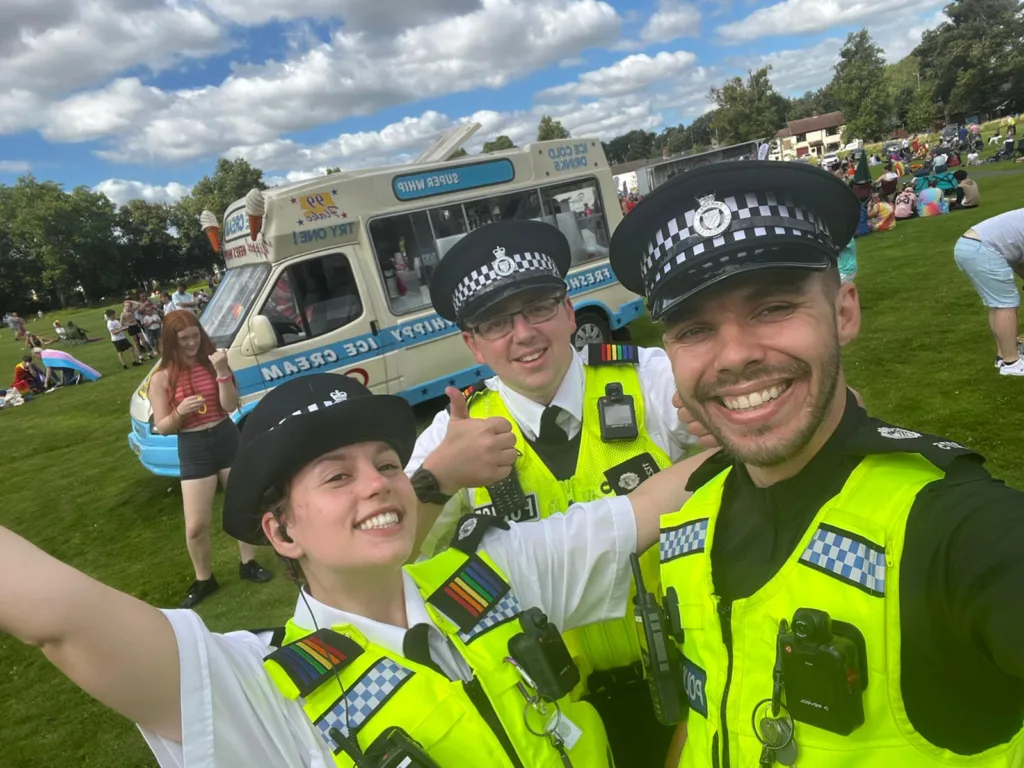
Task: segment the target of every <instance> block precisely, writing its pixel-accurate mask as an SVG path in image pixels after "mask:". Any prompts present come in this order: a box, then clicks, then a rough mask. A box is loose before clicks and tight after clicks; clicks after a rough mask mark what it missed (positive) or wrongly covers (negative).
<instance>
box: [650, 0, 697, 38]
mask: <svg viewBox="0 0 1024 768" xmlns="http://www.w3.org/2000/svg"><path fill="white" fill-rule="evenodd" d="M700 20H701V12H700V9H699V8H698V7H697V6H696V5H692V4H690V3H681V2H678V0H658V10H657V12H656V13H655V14H654V15H653V16H651V18H650V19H648V20H647V23H646V24H645V25H644V28H643V30H641V32H640V39H641V40H643V42H644V43H667V42H669V41H671V40H675V39H677V38H680V37H697V36H698V35H699V34H700Z"/></svg>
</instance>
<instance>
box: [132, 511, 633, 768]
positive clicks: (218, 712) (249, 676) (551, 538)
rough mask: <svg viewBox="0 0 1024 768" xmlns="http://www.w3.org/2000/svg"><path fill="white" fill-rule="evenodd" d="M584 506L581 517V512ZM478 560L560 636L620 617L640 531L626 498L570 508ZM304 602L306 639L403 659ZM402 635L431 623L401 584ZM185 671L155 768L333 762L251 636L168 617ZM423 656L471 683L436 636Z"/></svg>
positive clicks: (500, 538) (334, 614) (513, 534)
mask: <svg viewBox="0 0 1024 768" xmlns="http://www.w3.org/2000/svg"><path fill="white" fill-rule="evenodd" d="M583 507H586V508H585V509H584V508H583ZM481 549H484V550H486V552H487V554H489V555H490V556H491V558H492V559H493V560H494V562H495V564H496V565H497V566H498V568H499V569H500V570H501V571H502V572H503V573H504V574H505V575H506V576H507V577H508V580H509V582H510V583H511V585H512V589H513V591H514V592H515V593H516V596H517V597H518V599H519V603H520V606H521V607H522V609H523V610H524V611H525V610H526V609H527V608H531V607H534V606H537V607H539V608H540V609H541V610H543V611H544V613H545V614H547V616H548V619H549V620H550V621H551V622H552V623H554V624H555V625H556V626H557V627H559V628H560V629H563V630H567V629H572V628H574V627H578V626H582V625H584V624H590V623H593V622H597V621H606V620H608V619H613V618H618V617H620V616H622V615H624V613H625V610H626V601H627V599H628V597H629V587H630V583H631V579H632V576H631V573H630V568H629V555H630V554H631V553H632V552H633V551H635V549H636V521H635V520H634V518H633V510H632V506H631V505H630V503H629V499H628V498H626V497H611V498H608V499H600V500H598V501H594V502H590V503H588V504H585V505H584V504H579V505H576V506H574V507H573V509H572V510H571V512H570V513H569V514H566V515H555V516H554V517H550V518H547V519H546V520H542V521H540V522H535V523H529V524H525V525H516V524H515V523H513V524H512V525H511V530H509V531H500V530H493V531H489V532H488V533H487V534H486V535H485V536H484V538H483V541H482V544H481ZM306 599H307V600H308V601H309V607H308V608H307V607H306V605H305V603H304V602H303V600H302V599H301V597H300V598H299V602H298V605H297V607H296V611H295V621H296V622H297V623H298V624H299V625H300V626H303V627H304V628H306V629H309V630H313V629H314V625H313V621H312V619H313V618H315V619H316V626H319V627H329V626H332V625H336V624H338V623H350V624H352V625H353V626H355V627H356V628H357V629H358V630H359V631H360V632H362V633H363V634H364V635H366V636H367V638H368V639H369V640H371V641H372V642H374V643H377V644H379V645H381V646H382V647H384V648H385V649H387V650H389V651H392V652H393V653H397V654H399V655H402V644H403V640H404V638H405V629H403V628H401V627H393V626H389V625H387V624H381V623H379V622H375V621H370V620H368V619H365V618H363V617H361V616H353V615H351V614H346V613H344V612H343V611H339V610H337V609H334V608H331V607H330V606H327V605H324V604H322V603H320V602H318V601H316V600H313V599H312V598H311V597H309V596H308V595H307V596H306ZM405 608H406V619H407V621H408V623H409V626H410V627H412V626H415V625H416V624H418V623H427V624H432V622H431V620H430V617H429V615H428V614H427V611H426V607H425V605H424V603H423V598H422V596H421V595H420V594H419V591H418V590H417V589H416V587H415V585H414V584H413V582H412V580H411V578H409V577H408V576H406V577H405ZM164 614H165V615H166V616H167V618H168V620H169V621H170V623H171V626H172V627H173V629H174V634H175V637H176V638H177V642H178V658H179V662H180V664H181V717H182V723H181V725H182V743H178V742H175V741H170V740H168V739H164V738H162V737H160V736H157V735H156V734H153V733H151V732H148V731H146V730H143V731H142V733H143V736H145V738H146V741H147V742H148V744H149V746H150V748H151V749H152V750H153V754H154V755H155V756H156V758H157V760H158V762H159V763H160V766H161V768H234V767H235V766H245V767H246V768H283V767H285V766H287V768H330V766H333V765H334V760H333V758H332V756H331V754H330V751H329V750H328V748H327V745H326V744H325V743H324V741H323V739H322V737H321V736H320V735H319V733H318V732H317V731H316V729H315V728H314V727H313V725H312V723H311V722H310V720H309V718H308V717H306V714H305V712H303V711H302V707H301V706H300V705H299V703H298V702H297V701H289V700H288V699H285V698H284V697H283V696H282V695H281V694H280V692H279V691H278V690H277V687H276V686H275V685H274V683H273V682H272V681H271V679H270V677H269V675H267V673H266V670H265V669H264V668H263V658H264V657H265V656H266V655H267V654H269V653H270V652H271V650H272V649H271V648H270V647H269V646H268V645H267V640H266V639H265V638H261V637H257V636H256V635H254V634H252V633H250V632H232V633H228V634H216V633H213V632H210V631H209V630H208V629H207V628H206V625H205V624H203V622H202V620H201V619H200V618H199V616H198V615H197V614H196V613H194V612H193V611H182V610H168V611H164ZM428 642H429V646H430V652H431V657H432V658H433V659H434V661H435V662H436V663H437V665H438V666H439V667H440V668H441V669H442V670H443V671H444V673H445V674H446V675H448V676H449V677H450V678H452V679H465V678H466V677H468V675H469V668H468V667H467V666H466V664H465V661H463V660H462V659H461V658H460V657H459V655H458V652H457V651H456V650H455V649H454V647H453V646H452V645H451V644H450V643H448V642H447V639H446V638H445V636H444V635H443V634H442V633H441V631H440V630H438V629H436V627H435V628H434V629H433V630H432V631H430V632H429V633H428Z"/></svg>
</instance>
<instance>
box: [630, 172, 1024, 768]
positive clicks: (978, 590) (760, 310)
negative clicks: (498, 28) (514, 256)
mask: <svg viewBox="0 0 1024 768" xmlns="http://www.w3.org/2000/svg"><path fill="white" fill-rule="evenodd" d="M858 213H859V209H858V204H857V201H856V199H855V198H854V196H853V194H852V193H851V192H850V190H849V189H848V188H847V187H846V186H845V185H844V184H843V183H842V182H840V181H838V180H836V179H835V178H833V177H832V176H830V175H829V174H827V173H824V172H821V171H819V170H817V169H815V168H811V167H809V166H806V165H802V164H800V163H778V162H738V163H719V164H715V165H711V166H708V167H705V168H700V169H697V170H694V171H691V172H689V173H686V174H683V175H681V176H679V177H677V178H675V179H674V180H672V181H670V182H668V183H667V184H665V185H664V186H662V187H659V188H658V189H657V190H656V191H655V192H654V193H653V194H651V195H650V196H648V197H647V199H646V200H645V201H644V202H642V203H641V204H640V205H638V206H637V207H636V208H635V209H634V210H633V212H632V213H631V214H630V215H629V216H628V217H627V218H626V219H625V221H624V222H623V223H622V224H621V225H620V226H619V228H618V229H617V230H616V232H615V236H614V237H613V239H612V243H611V259H612V266H613V268H614V270H615V273H616V274H617V275H618V277H619V279H620V280H621V281H622V283H623V284H624V285H626V286H627V287H629V288H630V289H632V290H634V291H636V292H642V293H644V294H646V296H647V299H648V305H649V307H650V311H651V315H652V317H654V318H655V319H659V320H661V321H662V322H663V323H664V326H665V335H664V339H665V347H666V350H667V352H668V354H669V356H670V357H671V359H672V366H673V371H674V375H675V381H676V385H677V386H678V388H679V394H680V397H681V399H682V401H683V403H684V404H685V406H686V407H687V408H688V409H689V411H690V412H691V413H692V414H693V415H694V416H695V417H696V418H697V419H698V420H699V421H700V422H701V423H702V424H703V425H704V426H705V427H706V428H707V429H708V430H709V432H710V433H711V434H712V435H714V437H715V438H716V439H717V440H718V442H719V443H720V444H721V445H723V446H724V447H725V449H726V452H724V453H723V454H721V455H720V456H719V457H718V458H717V460H716V459H712V460H709V461H708V462H707V465H705V466H704V467H702V468H701V470H700V471H698V472H697V473H695V474H694V477H693V479H692V481H691V486H692V487H693V488H696V489H697V490H696V493H695V494H694V496H693V498H692V499H691V500H690V501H689V502H688V503H687V504H686V506H685V507H683V509H682V510H681V511H679V512H677V513H674V514H671V515H667V516H665V517H664V518H662V522H661V526H662V531H661V546H660V551H661V573H662V585H663V587H664V588H665V589H666V590H667V589H669V588H674V589H675V590H676V592H677V594H678V595H679V602H680V620H679V622H678V624H679V627H678V630H679V637H680V639H681V641H682V646H681V647H682V650H683V653H684V654H685V657H686V660H685V668H684V673H683V677H684V681H685V686H686V690H687V694H688V697H689V703H690V716H689V722H688V740H687V742H686V746H685V748H684V749H683V752H682V758H681V760H680V761H679V765H681V766H686V767H687V768H690V766H693V767H696V766H701V767H702V768H703V767H704V766H709V765H713V766H721V768H750V767H751V766H756V765H771V764H772V763H774V762H779V763H782V764H785V765H792V764H793V762H794V761H795V764H796V765H797V766H798V767H799V768H847V767H849V768H852V767H853V766H868V765H871V766H876V765H878V766H881V765H884V766H890V765H891V766H900V768H918V767H921V768H924V766H947V767H948V766H972V768H981V767H982V766H984V767H985V768H989V767H991V768H995V767H996V766H999V767H1000V768H1005V767H1007V766H1015V767H1017V766H1021V765H1024V727H1022V726H1024V558H1022V557H1021V553H1022V552H1024V494H1022V493H1021V492H1020V491H1017V490H1014V489H1011V488H1007V487H1006V486H1004V485H1003V484H1002V483H1000V482H998V481H996V480H993V479H992V478H991V477H990V476H989V475H988V473H987V472H986V471H985V469H984V468H983V466H982V462H983V459H982V458H981V457H980V456H979V455H977V454H976V453H974V452H973V451H971V450H970V449H968V448H965V447H964V446H962V445H960V444H958V443H955V442H953V441H950V440H946V439H943V438H939V437H935V436H932V435H925V434H922V433H920V432H917V431H913V430H909V429H903V428H900V427H895V426H892V425H890V424H886V423H884V422H882V421H879V420H877V419H873V418H870V417H869V416H868V415H867V414H866V413H865V412H864V410H862V409H861V408H860V407H859V406H858V405H857V403H856V401H855V399H854V397H853V395H852V394H851V393H848V392H847V387H846V380H845V374H844V371H843V366H842V357H841V351H840V350H841V347H842V346H844V345H845V344H847V343H849V342H850V341H852V340H853V339H854V338H856V336H857V333H858V331H859V329H860V319H861V318H860V307H859V304H858V298H857V289H856V287H855V286H854V285H853V284H852V283H847V284H841V282H840V277H839V273H838V270H837V269H836V257H837V255H838V253H839V252H840V250H841V249H842V248H843V246H844V245H845V244H846V243H847V241H849V239H850V237H851V236H852V235H853V231H854V229H855V227H856V225H857V221H858ZM793 721H795V724H794V722H793ZM765 742H767V745H766V744H765ZM671 764H675V763H674V761H673V762H672V763H671Z"/></svg>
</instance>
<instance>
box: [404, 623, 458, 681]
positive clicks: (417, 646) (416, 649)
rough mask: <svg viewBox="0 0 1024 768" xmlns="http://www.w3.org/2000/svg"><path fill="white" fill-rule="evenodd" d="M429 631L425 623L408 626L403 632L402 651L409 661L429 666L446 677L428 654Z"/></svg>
mask: <svg viewBox="0 0 1024 768" xmlns="http://www.w3.org/2000/svg"><path fill="white" fill-rule="evenodd" d="M429 631H430V626H429V625H427V624H417V625H416V626H413V627H409V629H408V630H407V631H406V633H405V639H404V640H403V641H402V653H403V655H404V656H405V658H407V659H409V661H415V662H416V663H417V664H422V665H423V666H425V667H430V668H431V669H432V670H434V671H435V672H437V673H438V674H439V675H444V676H445V677H448V675H445V674H444V672H443V671H442V670H441V668H440V667H439V666H438V665H437V662H436V661H434V659H433V658H432V657H431V655H430V641H429V640H428V638H427V633H428V632H429Z"/></svg>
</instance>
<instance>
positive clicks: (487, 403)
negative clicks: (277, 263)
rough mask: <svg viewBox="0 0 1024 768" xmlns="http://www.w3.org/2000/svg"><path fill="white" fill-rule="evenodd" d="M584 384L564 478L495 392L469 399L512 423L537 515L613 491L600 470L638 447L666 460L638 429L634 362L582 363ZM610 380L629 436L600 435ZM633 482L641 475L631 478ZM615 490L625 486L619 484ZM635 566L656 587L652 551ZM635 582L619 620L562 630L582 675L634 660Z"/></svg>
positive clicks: (475, 413)
mask: <svg viewBox="0 0 1024 768" xmlns="http://www.w3.org/2000/svg"><path fill="white" fill-rule="evenodd" d="M584 371H585V376H586V379H585V381H586V385H585V389H584V398H583V427H582V431H581V433H580V448H579V458H578V459H577V462H576V472H575V473H574V474H573V476H572V477H570V478H569V479H568V480H561V481H559V480H556V479H555V476H554V475H553V474H551V470H549V469H548V468H547V465H545V464H544V460H543V459H541V457H540V456H538V455H537V452H536V451H535V450H534V449H533V448H532V447H531V445H530V443H529V442H527V440H526V439H525V438H524V437H523V433H522V431H521V430H520V429H519V425H517V424H516V422H515V419H514V418H512V414H510V413H509V412H508V409H507V408H506V407H505V404H504V403H503V402H502V400H501V397H500V396H499V395H498V393H497V392H494V391H491V390H486V389H485V390H483V391H481V392H479V393H478V394H474V395H473V396H472V397H471V399H470V400H469V415H470V416H471V417H473V418H482V419H486V418H490V417H491V416H504V417H505V418H506V419H508V420H509V422H510V423H511V424H512V431H513V432H514V433H515V436H516V448H517V449H518V450H519V452H520V453H521V454H522V455H521V456H520V457H519V459H518V460H517V461H516V470H517V472H518V473H519V481H520V483H521V484H522V486H523V491H524V492H525V493H526V495H527V496H528V497H530V498H531V505H534V504H535V505H536V510H537V512H538V513H539V514H538V516H539V517H540V518H545V517H549V516H551V515H554V514H560V513H564V512H565V511H566V510H567V509H568V508H569V506H570V505H571V504H572V503H577V502H587V501H593V500H595V499H601V498H604V497H606V496H611V495H613V494H614V493H615V490H614V489H612V488H611V487H610V486H609V484H608V482H607V480H606V478H605V474H604V473H605V471H606V470H609V469H612V468H613V467H616V466H618V465H619V464H622V463H623V462H625V461H628V460H629V459H633V458H635V457H637V456H640V455H642V454H644V453H647V454H650V456H651V458H652V459H653V461H654V462H655V463H656V464H657V466H658V468H659V469H664V468H665V467H667V466H668V465H669V464H670V463H671V462H670V460H669V457H668V455H667V454H666V453H665V452H664V451H663V450H661V448H659V447H658V446H657V444H656V443H655V442H654V441H653V440H652V439H651V438H650V437H649V436H648V434H647V432H646V431H645V430H644V398H643V392H642V391H641V389H640V376H639V375H638V374H637V369H636V366H635V365H632V364H626V365H611V366H590V365H588V366H584ZM612 383H619V384H621V385H622V392H623V394H625V395H632V397H633V407H634V408H635V409H636V418H637V425H638V427H639V435H638V437H637V438H636V439H635V440H616V441H613V442H604V441H603V440H601V425H600V420H599V419H598V413H597V402H598V400H599V399H600V398H602V397H604V394H605V386H606V385H608V384H612ZM636 479H637V481H638V482H640V481H643V480H644V479H646V478H642V477H638V478H636ZM620 490H631V489H629V488H623V489H620ZM469 493H470V502H471V503H472V505H473V508H474V511H481V510H485V509H487V508H488V506H489V505H490V503H491V498H490V496H489V495H488V493H487V490H486V489H484V488H474V489H471V490H470V492H469ZM640 566H641V569H642V571H643V575H644V582H645V586H646V587H647V589H648V590H649V591H651V592H654V593H655V594H657V592H658V553H657V551H655V549H654V548H651V549H650V550H648V551H647V553H646V554H645V555H644V556H642V557H641V558H640ZM635 592H636V590H635V587H634V588H632V589H631V590H630V600H629V602H627V608H628V610H627V615H626V616H624V617H623V618H622V619H621V620H615V621H606V622H602V623H600V624H591V625H589V626H586V627H580V628H579V629H574V630H572V631H571V632H566V633H565V642H566V645H567V646H568V647H569V650H570V651H571V652H572V655H573V658H574V659H575V660H576V664H577V666H578V667H579V668H580V676H581V678H582V679H583V680H584V681H585V680H586V678H587V676H588V675H589V674H590V673H591V672H593V671H596V670H606V669H618V668H620V667H625V666H629V665H630V664H633V663H635V662H639V661H640V646H639V644H638V641H637V631H636V624H635V623H634V621H633V613H632V611H633V602H632V597H633V595H634V594H635Z"/></svg>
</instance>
